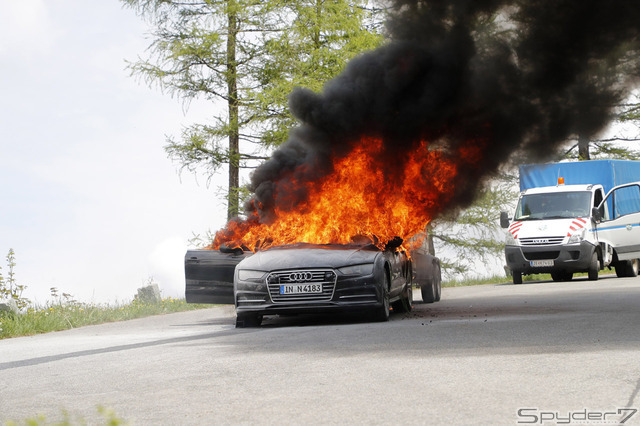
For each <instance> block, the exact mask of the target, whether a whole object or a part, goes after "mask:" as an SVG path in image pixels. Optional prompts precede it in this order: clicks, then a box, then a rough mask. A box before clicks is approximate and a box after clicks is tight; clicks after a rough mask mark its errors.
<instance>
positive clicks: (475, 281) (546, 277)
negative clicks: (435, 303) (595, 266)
mask: <svg viewBox="0 0 640 426" xmlns="http://www.w3.org/2000/svg"><path fill="white" fill-rule="evenodd" d="M613 273H615V272H614V271H612V270H609V269H603V270H601V271H600V272H599V273H598V275H610V274H613ZM586 276H587V273H586V272H577V273H575V274H573V278H580V277H586ZM522 280H523V281H551V280H552V278H551V275H550V274H532V275H523V276H522ZM510 282H512V280H511V277H510V276H509V277H506V276H504V275H494V276H493V277H488V278H469V279H462V280H451V281H443V282H442V287H466V286H471V285H482V284H496V283H510Z"/></svg>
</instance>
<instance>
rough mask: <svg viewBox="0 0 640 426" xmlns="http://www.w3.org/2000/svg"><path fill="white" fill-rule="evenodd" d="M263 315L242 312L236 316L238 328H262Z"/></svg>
mask: <svg viewBox="0 0 640 426" xmlns="http://www.w3.org/2000/svg"><path fill="white" fill-rule="evenodd" d="M260 324H262V315H260V314H255V313H252V312H242V313H238V314H236V328H251V327H260Z"/></svg>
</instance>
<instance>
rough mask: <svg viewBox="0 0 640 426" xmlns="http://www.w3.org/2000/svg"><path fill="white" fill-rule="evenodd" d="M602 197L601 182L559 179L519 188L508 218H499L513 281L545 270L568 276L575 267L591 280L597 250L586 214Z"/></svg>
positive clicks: (554, 275) (557, 276)
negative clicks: (571, 182) (551, 183)
mask: <svg viewBox="0 0 640 426" xmlns="http://www.w3.org/2000/svg"><path fill="white" fill-rule="evenodd" d="M603 200H604V189H603V187H602V185H564V184H562V183H559V184H558V185H557V186H550V187H541V188H531V189H526V190H524V191H522V192H521V193H520V197H519V199H518V204H517V207H516V211H515V213H514V216H513V219H512V221H511V222H509V220H508V218H507V217H505V216H506V215H505V214H503V217H502V220H501V222H502V223H501V224H502V226H503V227H505V228H507V230H508V232H507V237H506V244H505V258H506V261H507V266H508V267H509V269H511V271H512V274H513V282H514V283H516V284H519V283H521V282H522V275H523V274H535V273H545V272H548V273H551V276H552V278H553V279H554V280H556V281H565V280H570V279H571V278H572V277H573V274H574V273H575V272H588V273H589V277H590V278H592V279H597V277H598V270H599V269H600V258H601V254H600V245H599V242H598V238H597V235H596V229H595V226H594V224H595V223H594V221H593V218H592V213H593V208H594V207H599V206H600V204H601V203H602V201H603Z"/></svg>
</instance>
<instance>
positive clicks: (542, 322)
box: [0, 277, 640, 425]
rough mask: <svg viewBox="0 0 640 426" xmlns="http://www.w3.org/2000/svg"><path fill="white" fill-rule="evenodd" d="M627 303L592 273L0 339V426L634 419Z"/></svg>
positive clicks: (636, 340) (633, 346)
mask: <svg viewBox="0 0 640 426" xmlns="http://www.w3.org/2000/svg"><path fill="white" fill-rule="evenodd" d="M416 296H417V297H416V298H417V299H418V300H420V298H419V292H416ZM639 308H640V278H615V277H605V278H601V279H600V280H599V281H597V282H593V281H586V280H584V279H577V280H574V281H572V282H568V283H553V282H541V283H525V284H523V285H512V284H496V285H482V286H475V287H461V288H445V289H443V296H442V301H441V302H439V303H437V304H434V305H427V304H423V303H421V302H419V301H416V303H415V307H414V311H413V312H411V313H408V314H399V313H398V314H393V313H392V315H391V320H390V322H388V323H366V322H361V321H358V319H357V318H354V317H348V316H347V317H339V318H333V317H332V318H328V317H318V316H309V317H306V316H305V317H289V318H274V319H270V318H268V319H266V320H265V321H264V325H263V327H261V328H259V329H238V330H236V329H235V328H234V313H233V310H232V309H230V308H228V307H216V308H212V309H206V310H200V311H195V312H185V313H178V314H171V315H165V316H158V317H151V318H144V319H139V320H133V321H128V322H123V323H113V324H105V325H99V326H92V327H85V328H80V329H75V330H69V331H64V332H57V333H50V334H46V335H39V336H33V337H24V338H16V339H6V340H2V341H0V385H1V387H2V391H0V423H3V422H6V421H8V420H23V419H25V418H28V417H34V416H36V415H38V414H43V415H44V416H45V418H46V419H47V420H48V421H56V420H60V419H62V418H63V414H62V413H63V411H66V412H67V413H68V415H69V416H70V417H71V419H72V420H73V419H82V420H84V421H86V422H88V423H89V424H95V423H99V421H100V419H102V416H101V415H100V414H98V410H97V407H98V406H104V407H108V408H110V409H112V410H114V411H115V414H116V415H117V416H118V417H120V418H122V419H124V420H126V421H128V422H131V423H132V424H138V425H147V424H172V425H173V424H238V423H243V424H253V423H259V424H283V423H284V424H338V423H339V424H343V423H354V424H382V423H401V424H442V425H451V424H456V425H459V424H492V425H497V424H505V425H514V424H556V423H564V424H576V425H577V424H618V423H620V421H623V420H624V424H640V412H638V413H636V412H635V411H634V410H637V409H639V408H640V397H639V395H638V393H639V390H640V309H639ZM583 418H584V419H583ZM589 419H591V420H590V421H589ZM567 421H568V422H567Z"/></svg>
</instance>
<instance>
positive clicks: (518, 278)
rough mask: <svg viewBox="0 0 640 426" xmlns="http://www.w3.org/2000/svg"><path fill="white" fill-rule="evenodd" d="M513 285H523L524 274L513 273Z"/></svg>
mask: <svg viewBox="0 0 640 426" xmlns="http://www.w3.org/2000/svg"><path fill="white" fill-rule="evenodd" d="M513 283H514V284H522V272H520V271H513Z"/></svg>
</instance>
